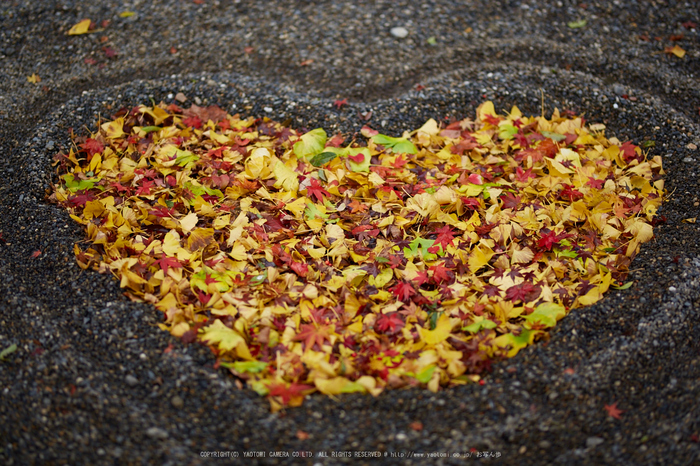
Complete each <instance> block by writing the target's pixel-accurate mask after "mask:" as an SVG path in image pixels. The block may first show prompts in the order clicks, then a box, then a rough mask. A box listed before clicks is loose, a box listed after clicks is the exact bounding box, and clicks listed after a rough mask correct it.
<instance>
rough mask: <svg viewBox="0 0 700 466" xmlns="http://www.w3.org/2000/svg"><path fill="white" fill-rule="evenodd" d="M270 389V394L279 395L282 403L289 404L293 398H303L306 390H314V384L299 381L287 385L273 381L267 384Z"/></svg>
mask: <svg viewBox="0 0 700 466" xmlns="http://www.w3.org/2000/svg"><path fill="white" fill-rule="evenodd" d="M267 388H268V389H269V390H270V393H268V395H269V396H279V397H280V398H282V404H285V405H286V404H289V401H290V400H291V399H292V398H303V397H304V392H305V391H308V390H313V388H314V387H313V386H312V385H303V384H299V383H291V384H289V386H286V385H284V384H281V383H271V384H270V385H268V386H267Z"/></svg>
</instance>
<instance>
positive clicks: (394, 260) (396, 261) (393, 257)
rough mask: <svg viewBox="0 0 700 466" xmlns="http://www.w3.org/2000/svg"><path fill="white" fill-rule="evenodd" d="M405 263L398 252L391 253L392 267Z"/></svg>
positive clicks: (390, 261)
mask: <svg viewBox="0 0 700 466" xmlns="http://www.w3.org/2000/svg"><path fill="white" fill-rule="evenodd" d="M401 264H403V261H402V260H401V256H399V255H398V254H391V255H390V256H389V267H391V268H392V269H395V268H396V267H398V266H399V265H401Z"/></svg>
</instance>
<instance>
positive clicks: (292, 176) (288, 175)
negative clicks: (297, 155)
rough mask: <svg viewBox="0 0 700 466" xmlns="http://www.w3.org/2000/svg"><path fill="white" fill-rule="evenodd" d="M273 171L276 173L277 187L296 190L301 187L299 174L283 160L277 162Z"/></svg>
mask: <svg viewBox="0 0 700 466" xmlns="http://www.w3.org/2000/svg"><path fill="white" fill-rule="evenodd" d="M272 173H273V174H274V175H275V178H276V179H277V181H275V187H277V188H283V189H284V190H285V191H293V192H296V190H297V189H299V178H298V177H297V174H296V173H295V172H294V170H292V169H291V168H289V167H288V166H287V165H285V164H284V163H283V162H277V163H276V164H275V168H273V170H272Z"/></svg>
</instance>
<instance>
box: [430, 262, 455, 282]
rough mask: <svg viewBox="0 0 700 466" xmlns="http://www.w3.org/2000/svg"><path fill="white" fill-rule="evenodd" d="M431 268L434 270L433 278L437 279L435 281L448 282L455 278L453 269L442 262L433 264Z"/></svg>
mask: <svg viewBox="0 0 700 466" xmlns="http://www.w3.org/2000/svg"><path fill="white" fill-rule="evenodd" d="M429 270H431V271H432V272H433V280H435V283H448V282H451V281H452V279H453V278H454V274H453V273H452V271H451V270H450V269H448V268H447V267H445V266H444V265H443V264H442V263H440V264H437V265H433V266H432V267H430V269H429Z"/></svg>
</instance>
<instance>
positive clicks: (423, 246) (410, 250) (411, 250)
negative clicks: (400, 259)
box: [403, 238, 437, 261]
mask: <svg viewBox="0 0 700 466" xmlns="http://www.w3.org/2000/svg"><path fill="white" fill-rule="evenodd" d="M433 244H435V240H434V239H427V238H415V239H414V240H413V241H411V242H410V243H408V246H409V247H407V248H403V255H404V256H405V257H406V258H407V259H410V258H412V257H416V256H418V255H420V256H421V257H422V258H423V259H424V260H427V261H432V260H435V259H437V255H435V254H433V253H431V252H428V248H430V247H432V246H433ZM419 248H420V249H419ZM419 250H420V252H419Z"/></svg>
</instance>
